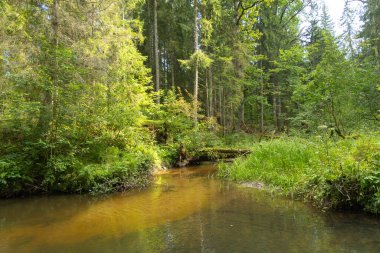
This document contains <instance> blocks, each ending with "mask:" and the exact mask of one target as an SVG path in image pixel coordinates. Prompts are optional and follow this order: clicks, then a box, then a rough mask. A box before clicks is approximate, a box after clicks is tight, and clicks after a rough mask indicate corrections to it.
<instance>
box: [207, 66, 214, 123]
mask: <svg viewBox="0 0 380 253" xmlns="http://www.w3.org/2000/svg"><path fill="white" fill-rule="evenodd" d="M208 78H209V86H210V94H209V96H210V99H209V112H210V117H213V116H214V107H213V98H212V97H213V89H214V88H213V80H212V67H211V66H210V67H209V69H208Z"/></svg>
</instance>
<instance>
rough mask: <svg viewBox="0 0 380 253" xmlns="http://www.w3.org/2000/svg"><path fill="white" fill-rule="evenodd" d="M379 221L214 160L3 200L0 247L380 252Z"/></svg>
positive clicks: (25, 252) (21, 252)
mask: <svg viewBox="0 0 380 253" xmlns="http://www.w3.org/2000/svg"><path fill="white" fill-rule="evenodd" d="M379 221H380V220H379V218H376V217H372V216H366V215H363V214H353V213H322V212H320V211H319V210H315V209H313V208H311V207H310V206H308V205H306V204H303V203H301V202H296V201H291V200H287V199H282V198H275V197H272V196H270V195H269V194H268V193H266V192H263V191H260V190H255V189H250V188H243V187H239V186H238V185H236V184H233V183H228V182H223V181H219V180H217V179H216V178H215V168H214V167H213V166H211V165H209V166H201V167H195V168H186V169H181V170H175V171H170V172H168V173H165V174H161V175H158V176H157V177H156V180H155V183H154V185H153V186H152V187H150V188H148V189H145V190H142V191H141V190H140V191H132V192H127V193H118V194H113V195H108V196H102V197H93V196H88V195H84V196H83V195H82V196H50V197H38V198H30V199H16V200H3V201H0V252H2V253H8V252H9V253H11V252H12V253H34V252H46V253H50V252H51V253H53V252H54V253H55V252H57V253H61V252H62V253H63V252H65V253H68V252H73V253H74V252H78V253H79V252H81V253H83V252H99V253H100V252H113V253H119V252H380V226H379Z"/></svg>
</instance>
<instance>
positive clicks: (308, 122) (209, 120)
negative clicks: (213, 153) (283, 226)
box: [0, 0, 380, 210]
mask: <svg viewBox="0 0 380 253" xmlns="http://www.w3.org/2000/svg"><path fill="white" fill-rule="evenodd" d="M360 2H361V4H360V5H359V6H356V7H354V6H353V4H355V3H352V1H346V5H345V12H344V14H343V17H342V25H343V27H344V33H343V34H342V35H341V36H335V35H334V27H333V24H332V22H331V20H330V17H329V15H328V11H327V9H326V7H325V6H324V4H323V2H322V1H316V0H295V1H284V0H207V1H203V0H202V1H201V0H168V1H162V0H145V1H144V0H128V1H127V0H93V1H82V0H69V1H62V0H45V1H43V0H12V1H11V0H0V22H1V24H3V25H2V26H1V27H0V38H1V39H0V138H1V139H0V140H1V141H0V196H2V197H10V196H15V195H21V194H30V193H41V192H89V191H91V192H109V191H114V190H124V189H129V188H132V187H142V186H145V185H146V184H148V183H149V178H150V176H151V174H152V170H153V169H154V168H159V167H161V166H162V165H164V166H167V167H169V166H172V165H173V164H174V163H175V162H176V160H177V159H178V156H179V154H178V152H179V148H180V147H184V148H185V150H186V152H187V154H188V156H191V155H193V154H195V153H196V151H197V150H199V149H201V148H204V147H214V146H234V147H242V146H244V147H250V146H254V153H257V154H253V155H252V156H251V157H249V158H248V159H247V160H246V161H243V160H239V161H238V162H237V163H236V164H235V165H234V166H235V167H236V166H239V167H241V168H242V171H243V172H244V174H239V175H237V174H234V171H235V170H233V169H231V168H227V167H224V168H223V169H222V171H221V173H222V175H223V176H225V177H227V178H233V179H236V180H252V179H263V180H264V179H265V180H264V181H266V182H268V183H271V184H273V185H278V186H281V187H283V188H284V189H285V190H286V191H287V192H300V190H299V189H302V191H305V192H307V193H305V194H306V195H308V196H309V197H310V198H317V199H318V201H322V202H325V203H326V198H324V197H323V196H327V195H329V194H330V195H331V196H335V195H334V193H329V192H328V189H327V188H324V187H325V186H326V185H329V184H330V183H327V182H330V181H331V180H330V179H328V180H327V179H326V178H325V177H326V173H325V171H326V170H331V171H333V175H334V178H333V179H332V181H331V182H335V181H334V180H338V181H339V182H340V183H342V184H343V183H347V185H349V186H350V187H356V186H355V185H357V184H355V182H356V181H355V182H354V181H353V180H354V179H353V178H351V176H357V178H356V179H355V180H359V181H360V187H364V186H363V185H365V184H367V183H368V182H370V181H366V178H372V177H373V178H374V180H377V179H376V178H377V171H378V168H379V166H378V164H379V163H378V153H379V143H378V139H377V137H376V132H377V131H378V130H379V122H380V111H379V109H380V92H379V88H380V87H379V83H380V58H379V50H380V39H379V27H380V19H379V17H380V5H379V3H378V1H377V0H364V1H360ZM355 8H359V9H361V12H360V13H362V14H358V13H356V12H355V11H354V9H355ZM359 15H361V20H362V21H361V22H362V25H361V26H360V27H355V26H353V24H354V23H355V22H354V19H355V17H358V16H359ZM327 132H328V133H327ZM369 132H373V133H375V134H374V135H370V134H368V133H369ZM279 135H289V136H296V135H302V136H304V138H305V139H302V140H299V139H292V138H286V139H281V140H279V141H276V142H273V143H264V144H260V146H257V147H256V144H254V143H255V142H256V140H261V139H262V138H267V137H268V136H269V137H275V136H279ZM317 135H321V136H323V138H322V139H323V143H325V144H323V145H331V149H332V150H334V151H333V153H339V152H338V151H342V153H341V154H336V156H332V157H330V154H329V155H328V156H324V157H323V156H318V155H315V152H320V154H322V149H323V145H322V144H321V143H319V144H318V141H316V140H315V138H317V137H315V136H317ZM355 135H358V136H359V135H361V136H363V137H359V138H358V140H357V141H353V140H352V139H350V138H347V137H350V136H351V137H352V136H355ZM242 136H243V137H242ZM309 138H310V140H308V139H309ZM338 139H342V140H340V141H337V140H338ZM343 139H346V140H343ZM366 142H368V143H371V145H370V147H371V148H370V149H368V150H367V149H366V147H365V146H361V145H362V144H361V143H366ZM326 143H328V144H326ZM272 145H275V146H272ZM363 145H364V144H363ZM368 145H369V144H368ZM273 150H278V152H277V151H276V152H277V153H276V156H281V157H282V158H275V159H274V161H273V164H272V165H270V164H269V163H268V164H266V165H265V166H267V167H268V168H269V169H268V171H266V172H265V173H267V175H264V174H263V172H262V171H259V168H261V169H262V168H263V167H261V166H262V164H261V163H259V162H257V161H256V160H257V159H260V158H259V157H260V156H259V154H262V155H263V156H267V155H270V154H271V152H274V151H273ZM318 150H319V151H318ZM290 151H292V152H291V153H292V154H290V153H289V152H290ZM360 152H364V153H365V154H366V155H365V156H366V157H367V158H368V159H367V158H366V159H367V160H365V161H363V163H364V165H362V164H361V163H362V160H360V159H361V158H357V157H356V155H355V154H356V153H360ZM293 153H294V154H293ZM256 155H258V156H256ZM270 156H271V157H272V155H270ZM255 157H256V158H255ZM352 157H354V158H352ZM255 159H256V160H255ZM284 159H285V160H287V159H288V160H289V163H290V165H289V166H290V167H289V169H286V170H285V167H286V166H288V165H286V163H283V161H285V160H284ZM325 159H329V160H334V161H335V160H337V161H341V162H335V163H334V164H333V165H331V166H330V165H329V166H330V167H331V169H329V168H330V167H328V166H327V167H326V166H324V165H326V163H325ZM355 159H356V160H355ZM357 159H359V160H357ZM269 160H270V159H269ZM269 160H268V162H269ZM293 160H294V161H293ZM308 160H310V161H308ZM276 161H278V162H279V161H281V163H280V164H277V162H276ZM310 163H313V164H314V165H315V166H316V167H317V168H318V169H317V170H313V172H310V171H309V169H310V168H312V167H313V166H314V165H313V166H309V165H310ZM340 163H342V164H344V165H347V168H346V167H344V166H343V165H342V168H343V171H350V170H352V168H351V167H352V166H353V165H352V164H356V163H360V164H361V165H360V166H363V169H362V167H360V173H359V174H357V175H356V174H349V175H346V174H344V173H345V172H344V173H343V172H342V173H343V174H337V173H338V172H336V171H337V170H338V168H340V165H338V164H340ZM350 164H351V165H352V166H351V165H350ZM259 165H260V166H259ZM284 166H285V167H284ZM355 166H356V165H355ZM358 166H359V165H358ZM281 168H282V170H281ZM313 168H314V167H313ZM355 168H356V167H355ZM298 170H299V171H306V172H305V173H303V172H302V173H298ZM236 171H237V170H236ZM284 171H288V172H289V173H286V175H284V174H283V172H284ZM309 172H310V173H309ZM362 172H363V173H364V174H362ZM367 172H368V173H367ZM236 173H238V172H236ZM239 173H240V172H239ZM353 173H354V172H353ZM355 173H356V172H355ZM313 175H314V176H313ZM301 177H305V178H301ZM363 178H364V179H363ZM351 179H352V180H351ZM362 179H363V180H364V181H365V182H367V183H365V182H364V181H363V180H362ZM329 180H330V181H329ZM350 180H351V181H350ZM277 181H278V182H281V183H278V184H277V183H276V182H277ZM338 181H337V182H338ZM362 181H363V182H364V183H363V182H362ZM376 182H377V181H376ZM304 183H306V184H304ZM331 184H334V183H331ZM374 184H375V183H374ZM368 185H371V184H370V183H368ZM375 185H376V184H375ZM326 187H327V186H326ZM342 187H343V186H342ZM344 187H345V186H344ZM360 187H359V186H357V188H358V191H357V192H358V193H355V194H359V195H358V196H357V199H356V200H357V203H360V206H365V207H366V208H367V209H369V210H378V209H377V208H378V204H376V203H377V202H376V201H378V194H379V192H378V190H377V188H376V189H375V188H373V189H372V188H371V187H372V186H368V187H369V188H370V189H367V188H365V187H364V188H360ZM374 187H377V186H374ZM293 188H294V189H297V191H294V190H293ZM359 188H360V189H359ZM350 189H351V188H350ZM367 193H368V194H369V195H368V196H370V198H371V199H366V201H367V202H365V201H364V200H362V199H361V198H365V197H361V196H362V194H364V195H365V196H367ZM376 194H377V195H376ZM330 195H329V196H330ZM373 196H377V199H375V197H373ZM372 197H373V199H372ZM349 198H350V200H351V199H353V198H352V196H351V195H349ZM328 200H329V201H330V200H331V201H330V202H329V203H331V205H340V204H339V203H338V201H335V199H334V198H333V197H329V198H328ZM356 200H355V201H356ZM375 200H376V201H375ZM345 201H346V200H345ZM363 201H364V202H363ZM346 202H347V201H346ZM346 202H345V203H346ZM375 202H376V203H375ZM349 203H350V204H351V202H349ZM346 204H347V203H346ZM354 204H355V205H356V203H354Z"/></svg>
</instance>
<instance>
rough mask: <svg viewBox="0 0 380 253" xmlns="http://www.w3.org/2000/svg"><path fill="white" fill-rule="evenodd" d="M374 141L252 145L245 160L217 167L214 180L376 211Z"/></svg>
mask: <svg viewBox="0 0 380 253" xmlns="http://www.w3.org/2000/svg"><path fill="white" fill-rule="evenodd" d="M379 146H380V139H379V138H378V137H365V138H364V137H361V138H357V139H347V140H340V141H333V140H331V139H329V138H322V137H319V138H313V139H301V138H281V139H276V140H270V141H265V142H261V143H256V144H255V145H254V147H253V148H252V149H253V152H252V154H251V155H250V156H248V157H247V158H240V159H237V160H235V161H234V163H233V164H221V165H220V166H219V167H220V168H219V176H220V177H221V178H225V179H230V180H233V181H237V182H247V181H259V182H262V183H264V184H265V185H267V186H268V188H269V189H271V190H275V191H277V192H279V193H282V194H285V195H292V196H300V197H302V198H305V199H309V200H312V201H313V202H314V203H315V204H318V205H319V206H321V207H327V208H345V209H346V208H360V209H365V210H367V211H369V212H373V213H378V212H379V211H380V166H379V165H380V151H379Z"/></svg>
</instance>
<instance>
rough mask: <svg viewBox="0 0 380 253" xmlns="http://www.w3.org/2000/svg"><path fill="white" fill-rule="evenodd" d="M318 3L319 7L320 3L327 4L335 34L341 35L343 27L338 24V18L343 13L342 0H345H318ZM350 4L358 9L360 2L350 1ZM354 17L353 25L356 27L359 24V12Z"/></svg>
mask: <svg viewBox="0 0 380 253" xmlns="http://www.w3.org/2000/svg"><path fill="white" fill-rule="evenodd" d="M318 2H319V3H320V7H322V4H323V3H325V4H326V6H327V9H328V10H329V13H330V16H331V19H332V21H333V22H334V30H335V35H338V36H339V35H341V34H342V33H343V28H342V27H341V25H340V23H341V22H340V18H341V17H342V14H343V9H344V2H345V0H318ZM350 6H351V7H352V8H356V9H359V7H360V2H359V1H356V2H351V3H350ZM357 15H358V16H357V17H356V20H355V24H354V27H355V28H356V29H358V28H359V27H360V25H361V23H360V19H359V14H357Z"/></svg>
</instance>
